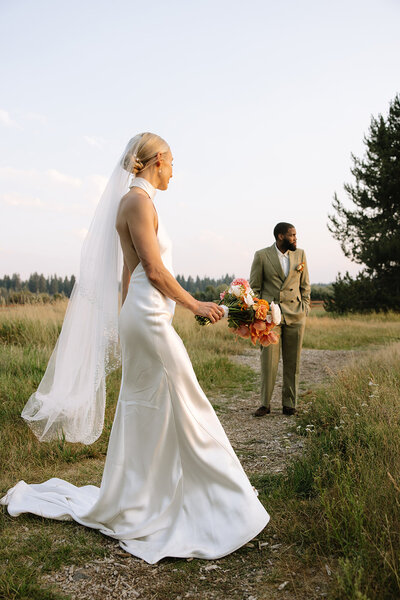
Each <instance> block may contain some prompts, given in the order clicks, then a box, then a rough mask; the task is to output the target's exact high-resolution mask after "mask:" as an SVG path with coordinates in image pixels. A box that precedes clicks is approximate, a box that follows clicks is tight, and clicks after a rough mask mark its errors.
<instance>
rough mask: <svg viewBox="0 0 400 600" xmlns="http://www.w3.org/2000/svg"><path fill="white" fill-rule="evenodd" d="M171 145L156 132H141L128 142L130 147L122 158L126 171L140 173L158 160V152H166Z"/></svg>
mask: <svg viewBox="0 0 400 600" xmlns="http://www.w3.org/2000/svg"><path fill="white" fill-rule="evenodd" d="M169 149H170V148H169V146H168V144H167V142H166V141H165V140H163V138H162V137H160V136H159V135H157V134H155V133H149V132H145V133H141V134H139V135H138V136H135V137H134V138H132V139H131V140H130V142H129V143H128V149H127V151H126V153H125V155H124V157H123V159H122V166H123V168H124V169H125V171H128V172H129V173H133V174H134V175H138V174H139V173H140V172H141V171H143V170H144V169H145V168H146V167H149V166H150V165H151V164H153V162H156V161H155V160H154V159H156V157H157V154H158V153H159V152H161V154H166V153H167V152H168V150H169Z"/></svg>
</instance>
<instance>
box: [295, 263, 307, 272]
mask: <svg viewBox="0 0 400 600" xmlns="http://www.w3.org/2000/svg"><path fill="white" fill-rule="evenodd" d="M304 267H305V263H303V262H302V263H300V264H299V265H298V266H297V267H296V271H297V272H298V273H301V272H302V270H303V269H304Z"/></svg>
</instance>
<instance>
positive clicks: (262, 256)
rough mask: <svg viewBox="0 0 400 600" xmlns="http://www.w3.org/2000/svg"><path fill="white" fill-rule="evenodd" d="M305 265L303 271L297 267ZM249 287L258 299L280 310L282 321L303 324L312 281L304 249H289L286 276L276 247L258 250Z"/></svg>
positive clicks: (308, 304) (308, 307) (307, 309)
mask: <svg viewBox="0 0 400 600" xmlns="http://www.w3.org/2000/svg"><path fill="white" fill-rule="evenodd" d="M302 263H304V267H303V269H302V270H301V271H298V270H297V268H298V267H299V265H301V264H302ZM250 286H251V287H252V289H253V291H254V292H255V294H256V296H258V297H259V298H263V299H264V300H267V302H269V303H271V302H272V301H274V302H275V303H277V304H279V305H280V307H281V311H282V315H283V322H285V323H287V324H288V325H290V324H292V323H296V322H298V321H301V320H302V319H304V317H306V316H307V315H308V312H309V310H310V292H311V285H310V278H309V275H308V269H307V260H306V255H305V253H304V250H301V249H300V248H297V250H294V251H290V250H289V274H288V276H287V277H285V274H284V272H283V269H282V267H281V263H280V262H279V258H278V254H277V251H276V247H275V244H273V245H272V246H269V247H268V248H263V249H262V250H257V252H256V253H255V255H254V260H253V264H252V266H251V274H250Z"/></svg>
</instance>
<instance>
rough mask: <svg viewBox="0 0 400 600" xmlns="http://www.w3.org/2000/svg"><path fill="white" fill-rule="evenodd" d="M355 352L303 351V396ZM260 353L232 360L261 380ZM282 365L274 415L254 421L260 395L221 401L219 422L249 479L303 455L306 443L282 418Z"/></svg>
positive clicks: (288, 420)
mask: <svg viewBox="0 0 400 600" xmlns="http://www.w3.org/2000/svg"><path fill="white" fill-rule="evenodd" d="M353 354H354V353H353V352H350V351H346V350H303V351H302V360H301V370H300V390H299V394H300V396H301V395H303V394H307V392H309V391H310V389H311V388H312V387H315V385H318V384H321V383H323V382H324V381H326V380H327V379H329V377H330V376H331V375H332V374H334V373H335V372H337V371H339V370H340V369H341V368H343V367H344V365H345V364H346V363H348V362H349V361H351V357H352V356H353ZM259 358H260V357H259V351H258V350H250V351H249V352H248V353H247V354H246V355H241V356H236V357H233V360H235V362H238V363H240V364H246V365H248V366H250V367H251V368H252V369H254V370H255V371H256V372H257V373H258V375H259V376H260V360H259ZM281 398H282V361H280V363H279V367H278V376H277V381H276V385H275V390H274V394H273V397H272V402H271V414H270V415H266V416H265V417H261V418H255V417H253V412H254V410H255V409H256V408H258V406H259V405H260V401H259V395H258V393H256V394H254V395H252V396H251V397H250V398H244V399H243V398H241V397H234V398H229V399H228V398H224V397H221V396H220V397H218V405H219V406H222V407H223V408H222V410H221V411H219V415H218V416H219V418H220V420H221V423H222V424H223V426H224V429H225V431H226V433H227V435H228V437H229V439H230V441H231V444H232V446H233V447H234V449H235V451H236V453H237V455H238V456H239V458H240V460H241V463H242V465H243V467H244V469H245V471H246V473H247V474H248V475H251V474H252V473H259V472H260V471H262V472H274V473H279V472H281V471H283V470H284V469H285V465H286V462H287V460H288V459H289V458H290V457H292V456H293V455H295V454H296V453H299V452H301V448H302V447H303V439H302V438H301V437H300V436H298V435H296V434H295V433H293V432H291V431H290V429H291V428H292V425H293V417H287V416H285V415H283V414H282V400H281Z"/></svg>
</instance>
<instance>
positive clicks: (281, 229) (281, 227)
mask: <svg viewBox="0 0 400 600" xmlns="http://www.w3.org/2000/svg"><path fill="white" fill-rule="evenodd" d="M292 228H293V229H294V225H292V224H291V223H278V224H277V225H275V227H274V237H275V239H276V240H277V239H278V235H279V234H280V233H281V234H282V235H286V233H287V232H288V231H289V229H292Z"/></svg>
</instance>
